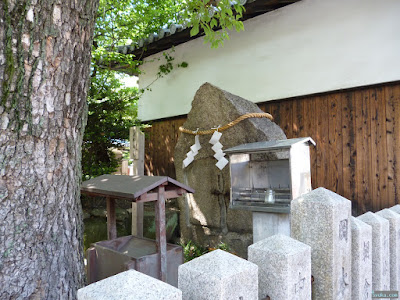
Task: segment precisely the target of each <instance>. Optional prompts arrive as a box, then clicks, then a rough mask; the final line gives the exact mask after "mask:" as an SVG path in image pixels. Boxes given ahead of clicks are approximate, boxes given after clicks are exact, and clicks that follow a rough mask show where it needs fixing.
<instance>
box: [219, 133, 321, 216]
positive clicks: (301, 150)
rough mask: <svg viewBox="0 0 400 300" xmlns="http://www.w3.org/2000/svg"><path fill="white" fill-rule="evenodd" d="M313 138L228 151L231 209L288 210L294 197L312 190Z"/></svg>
mask: <svg viewBox="0 0 400 300" xmlns="http://www.w3.org/2000/svg"><path fill="white" fill-rule="evenodd" d="M310 145H314V146H315V142H314V141H313V140H312V139H311V138H310V137H305V138H295V139H287V140H278V141H267V142H256V143H250V144H243V145H239V146H236V147H233V148H229V149H227V150H225V153H227V154H228V155H229V161H230V173H231V199H230V208H232V209H244V210H251V211H258V212H270V213H289V212H290V202H291V200H292V199H295V198H297V197H299V196H300V195H302V194H304V193H307V192H310V191H311V171H310V149H309V146H310Z"/></svg>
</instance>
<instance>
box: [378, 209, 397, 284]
mask: <svg viewBox="0 0 400 300" xmlns="http://www.w3.org/2000/svg"><path fill="white" fill-rule="evenodd" d="M376 214H377V215H378V216H380V217H382V218H384V219H386V220H388V221H389V252H390V290H392V291H398V290H399V289H400V215H399V214H398V213H395V212H394V211H392V210H390V209H383V210H381V211H378V212H377V213H376Z"/></svg>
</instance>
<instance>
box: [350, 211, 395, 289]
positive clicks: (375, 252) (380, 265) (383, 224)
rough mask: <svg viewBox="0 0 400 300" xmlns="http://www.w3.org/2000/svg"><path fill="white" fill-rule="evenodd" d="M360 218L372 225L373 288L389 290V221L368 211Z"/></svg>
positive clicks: (359, 218) (359, 217)
mask: <svg viewBox="0 0 400 300" xmlns="http://www.w3.org/2000/svg"><path fill="white" fill-rule="evenodd" d="M357 219H358V220H361V221H363V222H364V223H367V224H368V225H371V227H372V290H374V291H388V290H389V289H390V269H389V265H390V261H389V221H388V220H386V219H384V218H382V217H380V216H378V215H377V214H374V213H372V212H370V211H369V212H366V213H365V214H363V215H361V216H358V217H357Z"/></svg>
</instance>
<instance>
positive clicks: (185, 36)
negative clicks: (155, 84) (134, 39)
mask: <svg viewBox="0 0 400 300" xmlns="http://www.w3.org/2000/svg"><path fill="white" fill-rule="evenodd" d="M298 1H300V0H240V3H241V4H242V5H244V7H245V9H246V10H245V11H244V12H243V18H242V21H245V20H247V19H251V18H253V17H255V16H258V15H261V14H264V13H267V12H270V11H273V10H275V9H278V8H281V7H284V6H286V5H289V4H293V3H295V2H298ZM203 34H204V33H202V32H200V33H199V34H198V35H196V36H193V37H191V36H190V28H187V27H186V25H182V24H172V25H170V26H169V28H161V29H160V30H159V31H158V32H157V33H153V34H150V35H149V36H148V37H147V38H146V39H141V40H140V41H139V42H138V43H137V44H131V45H125V46H119V47H118V52H119V53H123V54H134V55H135V56H136V58H137V59H143V58H145V57H147V56H150V55H152V54H155V53H158V52H161V51H163V50H167V49H169V48H171V47H173V46H177V45H179V44H182V43H185V42H187V41H189V40H192V39H196V38H198V37H200V36H202V35H203Z"/></svg>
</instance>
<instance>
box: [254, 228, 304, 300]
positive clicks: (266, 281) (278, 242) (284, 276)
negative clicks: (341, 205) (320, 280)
mask: <svg viewBox="0 0 400 300" xmlns="http://www.w3.org/2000/svg"><path fill="white" fill-rule="evenodd" d="M248 251H249V255H248V259H249V261H251V262H253V263H255V264H256V265H258V282H259V289H258V297H259V299H265V298H267V297H269V298H270V299H280V300H307V299H311V247H310V246H308V245H306V244H303V243H301V242H299V241H296V240H295V239H292V238H290V237H288V236H286V235H282V234H279V235H274V236H271V237H269V238H266V239H264V240H261V241H259V242H257V243H255V244H253V245H250V246H249V248H248Z"/></svg>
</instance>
